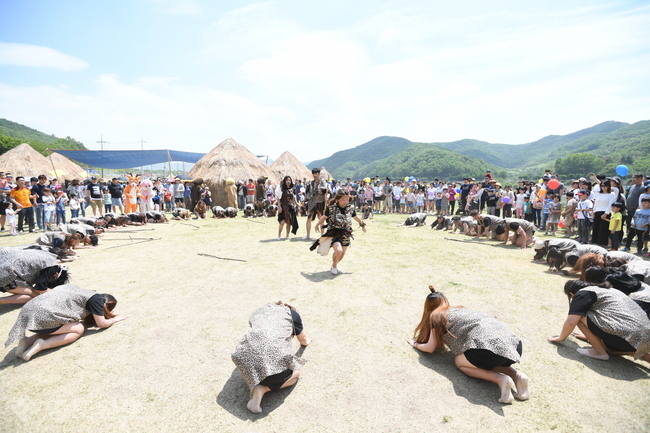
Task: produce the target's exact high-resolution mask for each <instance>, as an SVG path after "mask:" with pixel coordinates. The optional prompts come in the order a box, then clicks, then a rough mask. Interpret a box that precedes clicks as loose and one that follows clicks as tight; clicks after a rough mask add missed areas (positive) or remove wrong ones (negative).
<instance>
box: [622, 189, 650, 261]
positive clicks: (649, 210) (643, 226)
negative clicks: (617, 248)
mask: <svg viewBox="0 0 650 433" xmlns="http://www.w3.org/2000/svg"><path fill="white" fill-rule="evenodd" d="M649 221H650V197H645V198H642V199H641V207H640V208H639V209H637V210H636V212H635V213H634V216H633V217H632V226H631V227H630V231H629V233H628V235H627V241H626V242H625V248H623V251H630V246H631V245H632V239H634V236H636V237H637V239H636V253H637V254H641V253H643V241H644V239H643V238H644V237H645V234H646V232H647V231H648V222H649Z"/></svg>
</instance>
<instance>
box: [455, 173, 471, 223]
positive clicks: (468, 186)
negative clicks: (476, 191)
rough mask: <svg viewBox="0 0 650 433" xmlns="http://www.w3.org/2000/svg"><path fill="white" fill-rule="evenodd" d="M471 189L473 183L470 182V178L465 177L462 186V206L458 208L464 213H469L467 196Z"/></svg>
mask: <svg viewBox="0 0 650 433" xmlns="http://www.w3.org/2000/svg"><path fill="white" fill-rule="evenodd" d="M471 190H472V185H471V184H470V183H469V178H468V177H466V178H463V184H462V185H461V186H460V207H459V208H458V210H459V211H462V214H463V215H467V196H468V195H469V193H470V191H471Z"/></svg>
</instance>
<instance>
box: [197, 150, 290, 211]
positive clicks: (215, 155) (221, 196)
mask: <svg viewBox="0 0 650 433" xmlns="http://www.w3.org/2000/svg"><path fill="white" fill-rule="evenodd" d="M189 175H190V177H191V178H192V179H195V178H199V177H201V178H203V181H204V183H205V184H206V185H207V186H208V187H209V188H210V192H211V193H212V200H213V201H214V204H215V205H219V206H222V207H226V206H227V205H228V199H227V197H226V191H225V186H226V179H228V178H232V179H234V180H235V181H239V180H245V181H247V180H248V179H253V180H256V179H257V178H258V177H260V176H264V177H267V178H269V179H271V181H273V182H274V183H277V182H278V179H277V177H276V175H275V174H274V173H273V171H271V168H270V167H269V166H268V165H266V164H264V163H263V162H262V161H260V160H259V158H257V157H256V156H255V155H254V154H253V153H252V152H251V151H250V150H248V149H246V148H245V147H244V146H242V145H241V144H239V143H237V142H236V141H235V140H233V139H232V138H227V139H225V140H224V141H222V142H221V143H220V144H219V145H218V146H217V147H215V148H214V149H212V150H211V151H210V152H208V153H207V154H205V156H203V158H201V159H199V160H198V161H197V163H196V164H194V167H192V170H190V173H189Z"/></svg>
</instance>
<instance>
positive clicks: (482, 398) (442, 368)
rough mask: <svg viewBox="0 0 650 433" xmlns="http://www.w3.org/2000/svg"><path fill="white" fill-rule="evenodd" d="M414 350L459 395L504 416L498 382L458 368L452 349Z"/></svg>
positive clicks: (424, 364)
mask: <svg viewBox="0 0 650 433" xmlns="http://www.w3.org/2000/svg"><path fill="white" fill-rule="evenodd" d="M413 350H416V351H417V352H418V355H419V356H420V358H419V361H420V364H422V365H423V366H425V367H427V368H430V369H432V370H433V371H435V372H436V373H439V374H441V375H442V376H444V377H446V378H447V379H449V382H451V384H452V386H453V387H454V392H455V393H456V395H457V396H459V397H463V398H464V399H465V400H467V401H468V402H470V403H471V404H475V405H481V406H485V407H487V408H488V409H491V410H492V411H493V412H494V413H496V414H497V415H500V416H504V413H503V406H504V405H503V404H501V403H499V402H498V401H497V400H498V399H499V397H500V396H501V393H500V391H499V387H498V386H497V385H496V384H494V383H492V382H488V381H485V380H481V379H475V378H473V377H469V376H466V375H465V374H463V373H462V372H461V371H460V370H458V369H457V368H456V364H455V363H454V358H455V356H454V354H453V353H451V352H450V351H445V352H442V353H435V354H432V353H424V352H420V351H419V350H417V349H413ZM517 403H523V402H518V401H515V403H514V404H517Z"/></svg>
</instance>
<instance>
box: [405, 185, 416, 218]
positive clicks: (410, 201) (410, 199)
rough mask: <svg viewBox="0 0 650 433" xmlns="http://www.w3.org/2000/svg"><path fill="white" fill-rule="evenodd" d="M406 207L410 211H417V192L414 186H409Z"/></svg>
mask: <svg viewBox="0 0 650 433" xmlns="http://www.w3.org/2000/svg"><path fill="white" fill-rule="evenodd" d="M406 207H407V212H408V213H415V194H414V193H413V189H412V188H409V193H408V194H406Z"/></svg>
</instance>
